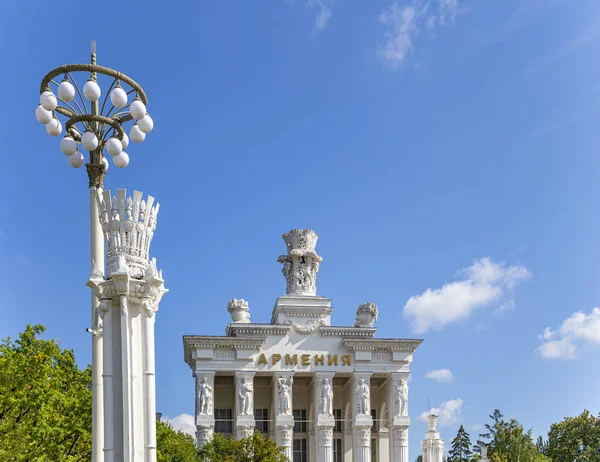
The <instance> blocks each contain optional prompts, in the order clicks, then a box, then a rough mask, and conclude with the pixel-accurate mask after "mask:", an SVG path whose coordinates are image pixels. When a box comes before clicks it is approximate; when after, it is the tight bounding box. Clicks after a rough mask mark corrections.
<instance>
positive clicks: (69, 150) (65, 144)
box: [60, 135, 77, 156]
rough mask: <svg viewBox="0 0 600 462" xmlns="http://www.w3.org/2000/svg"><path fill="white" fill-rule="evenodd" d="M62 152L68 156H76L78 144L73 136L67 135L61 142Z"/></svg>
mask: <svg viewBox="0 0 600 462" xmlns="http://www.w3.org/2000/svg"><path fill="white" fill-rule="evenodd" d="M60 150H61V151H62V152H64V153H65V154H66V155H67V156H71V155H73V154H75V151H77V143H76V142H75V140H74V139H73V137H72V136H71V135H67V136H65V137H64V138H63V139H62V140H60Z"/></svg>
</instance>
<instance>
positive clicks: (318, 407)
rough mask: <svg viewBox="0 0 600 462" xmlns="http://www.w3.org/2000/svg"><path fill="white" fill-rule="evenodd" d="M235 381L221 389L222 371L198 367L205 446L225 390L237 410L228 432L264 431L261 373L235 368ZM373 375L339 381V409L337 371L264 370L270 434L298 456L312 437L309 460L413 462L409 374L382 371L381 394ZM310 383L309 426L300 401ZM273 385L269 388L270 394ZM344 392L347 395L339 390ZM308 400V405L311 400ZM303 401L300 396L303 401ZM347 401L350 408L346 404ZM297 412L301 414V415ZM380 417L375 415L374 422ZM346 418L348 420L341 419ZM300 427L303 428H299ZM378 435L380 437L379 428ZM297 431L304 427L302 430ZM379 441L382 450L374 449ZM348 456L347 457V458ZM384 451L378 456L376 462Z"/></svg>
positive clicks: (199, 436) (237, 435) (379, 379)
mask: <svg viewBox="0 0 600 462" xmlns="http://www.w3.org/2000/svg"><path fill="white" fill-rule="evenodd" d="M231 375H233V382H232V383H231V382H230V386H229V387H228V388H227V389H225V390H223V389H220V390H216V388H215V371H196V373H195V377H196V427H197V433H196V436H197V443H198V446H199V447H202V446H203V445H204V444H206V443H207V442H208V441H210V439H211V438H212V436H213V434H214V432H215V409H214V405H215V402H216V401H221V402H223V401H222V397H220V396H219V393H222V394H227V395H228V397H231V394H232V392H233V401H231V399H230V398H229V401H228V403H229V405H228V406H230V407H231V410H230V411H231V420H232V425H231V428H230V430H228V432H229V433H230V434H231V435H232V436H234V437H235V438H236V439H241V438H244V437H246V436H249V435H251V434H252V433H253V432H254V431H255V428H257V420H258V423H259V424H260V423H261V422H260V420H261V419H264V418H265V417H264V416H261V417H259V418H258V419H257V417H256V416H255V412H254V404H255V402H256V401H257V399H258V398H257V392H256V390H255V382H256V383H257V382H258V381H257V379H258V377H257V376H256V375H255V372H253V371H232V372H231V373H229V376H231ZM372 376H373V373H372V372H358V371H357V372H354V373H353V374H352V375H351V376H350V377H348V378H346V377H343V378H340V379H338V381H337V383H336V396H335V398H336V402H337V403H338V408H340V407H341V408H342V410H341V413H342V415H339V413H340V410H339V409H336V411H337V412H338V415H335V413H334V377H335V372H314V373H313V374H311V375H310V376H307V374H302V375H301V376H296V377H295V376H294V373H293V372H292V371H282V372H273V373H272V374H270V376H268V377H265V375H264V374H263V375H261V377H260V379H261V383H268V384H269V385H267V386H264V385H263V388H261V389H260V391H259V393H258V396H260V397H261V401H260V402H261V405H260V406H261V407H267V404H266V402H265V400H264V396H261V395H262V394H267V393H270V396H269V399H268V406H269V409H268V411H267V412H268V417H267V419H268V421H269V424H270V425H269V427H268V428H269V431H268V434H269V436H270V437H271V438H273V439H274V440H275V441H276V443H277V444H278V445H279V446H282V447H283V448H284V450H285V454H286V456H287V457H288V458H289V459H290V461H294V452H295V451H302V450H303V449H302V447H300V448H295V447H294V438H296V439H297V438H299V436H298V433H299V432H302V434H306V435H307V441H308V450H307V456H306V457H307V459H305V460H309V461H310V462H313V461H317V462H409V460H408V429H409V426H410V418H409V417H408V394H407V393H408V388H407V385H406V384H407V379H408V374H407V373H388V374H377V379H376V382H375V383H377V385H376V389H377V399H374V398H373V396H372V395H371V387H372V381H373V380H372V379H373V377H372ZM295 379H297V380H303V381H304V382H305V383H307V395H308V396H303V399H302V407H306V408H307V411H306V413H307V414H306V419H305V420H302V421H303V422H306V423H307V425H305V426H302V425H298V424H299V422H300V420H299V417H300V415H299V414H298V411H297V410H296V408H297V406H294V404H295V400H294V396H293V395H294V390H295V389H296V392H297V390H298V388H297V386H296V387H295V386H294V380H295ZM267 390H268V391H267ZM338 393H339V394H341V396H339V395H338ZM306 397H308V403H307V401H306V399H305V398H306ZM299 401H300V400H298V402H299ZM341 403H343V406H340V404H341ZM227 411H229V410H227ZM295 412H296V418H295V416H294V413H295ZM373 414H375V420H374V419H373ZM340 420H341V424H340V423H338V424H337V425H336V423H337V422H339V421H340ZM295 427H296V428H295ZM374 428H376V429H377V438H373V436H374V435H372V431H373V429H374ZM295 430H296V431H295ZM334 430H336V432H335V434H336V435H338V434H340V433H341V435H343V436H342V438H341V441H343V446H342V447H343V450H342V449H341V448H337V451H338V452H337V453H335V457H334ZM372 443H375V444H376V445H377V447H372ZM340 453H341V457H340ZM372 454H376V458H377V460H372Z"/></svg>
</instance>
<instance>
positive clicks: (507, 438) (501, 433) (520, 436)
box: [478, 409, 549, 462]
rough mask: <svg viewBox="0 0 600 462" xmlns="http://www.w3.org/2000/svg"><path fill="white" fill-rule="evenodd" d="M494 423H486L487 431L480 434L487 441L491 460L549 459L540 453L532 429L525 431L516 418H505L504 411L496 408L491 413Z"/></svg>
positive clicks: (541, 461) (524, 461)
mask: <svg viewBox="0 0 600 462" xmlns="http://www.w3.org/2000/svg"><path fill="white" fill-rule="evenodd" d="M490 418H491V419H492V424H486V425H485V428H486V430H487V431H486V432H485V433H482V434H481V435H479V436H480V437H481V438H483V439H484V440H487V441H481V440H479V441H478V444H479V445H481V444H486V445H487V447H488V457H489V459H490V461H491V462H545V461H548V460H549V459H548V458H547V457H546V456H545V455H543V454H540V452H539V450H538V446H537V445H536V444H535V443H534V441H533V437H532V434H531V430H528V431H525V429H524V428H523V426H522V425H521V424H520V423H519V422H518V421H517V420H516V419H510V420H508V421H506V420H504V416H503V415H502V413H501V412H500V411H499V410H498V409H496V410H494V413H493V414H492V415H490Z"/></svg>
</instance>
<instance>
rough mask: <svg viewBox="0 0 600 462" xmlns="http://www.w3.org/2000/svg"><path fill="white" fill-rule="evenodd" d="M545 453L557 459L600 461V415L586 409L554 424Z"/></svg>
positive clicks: (576, 461) (572, 461) (570, 461)
mask: <svg viewBox="0 0 600 462" xmlns="http://www.w3.org/2000/svg"><path fill="white" fill-rule="evenodd" d="M545 453H546V455H547V456H549V457H550V458H552V459H553V460H556V461H563V460H565V461H569V462H600V417H595V416H594V415H592V414H590V412H589V411H587V410H585V411H583V412H582V413H581V414H580V415H578V416H577V417H567V418H565V419H564V420H563V421H562V422H558V423H554V424H552V425H551V426H550V431H549V432H548V442H547V445H546V451H545Z"/></svg>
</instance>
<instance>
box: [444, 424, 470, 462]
mask: <svg viewBox="0 0 600 462" xmlns="http://www.w3.org/2000/svg"><path fill="white" fill-rule="evenodd" d="M451 444H452V449H450V451H449V452H448V462H469V461H470V460H471V456H472V454H473V452H472V451H471V439H470V438H469V434H468V433H467V431H466V430H465V427H463V426H462V425H461V426H460V428H459V429H458V433H457V434H456V437H455V438H454V439H453V440H452V443H451Z"/></svg>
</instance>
